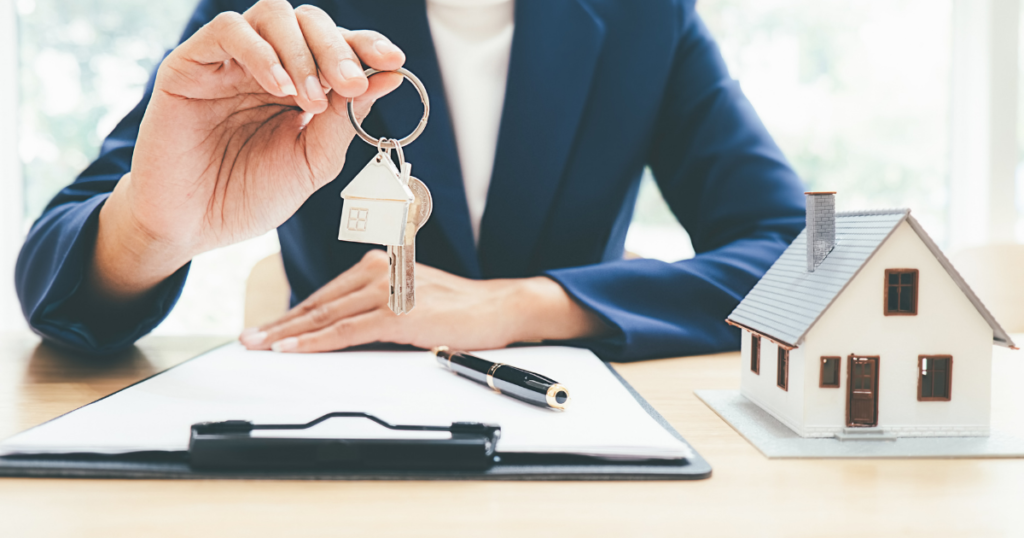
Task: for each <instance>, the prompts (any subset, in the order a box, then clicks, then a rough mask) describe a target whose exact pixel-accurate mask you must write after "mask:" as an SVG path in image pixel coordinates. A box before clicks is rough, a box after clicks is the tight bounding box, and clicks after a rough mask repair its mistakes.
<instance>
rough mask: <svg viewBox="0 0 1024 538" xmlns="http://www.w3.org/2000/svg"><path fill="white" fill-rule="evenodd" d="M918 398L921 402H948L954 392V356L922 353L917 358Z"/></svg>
mask: <svg viewBox="0 0 1024 538" xmlns="http://www.w3.org/2000/svg"><path fill="white" fill-rule="evenodd" d="M917 366H918V378H917V379H918V381H917V399H918V401H921V402H929V401H940V402H948V401H949V400H950V397H951V395H952V393H953V391H952V388H953V387H952V381H953V357H951V356H949V355H921V356H920V357H918V358H917Z"/></svg>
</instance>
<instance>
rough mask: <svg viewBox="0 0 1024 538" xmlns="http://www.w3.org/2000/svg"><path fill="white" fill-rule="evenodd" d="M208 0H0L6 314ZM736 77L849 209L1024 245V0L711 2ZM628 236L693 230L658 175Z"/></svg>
mask: <svg viewBox="0 0 1024 538" xmlns="http://www.w3.org/2000/svg"><path fill="white" fill-rule="evenodd" d="M195 3H196V2H195V0H166V1H162V2H161V1H158V2H154V1H152V0H0V187H2V190H0V323H2V324H3V328H4V329H3V330H10V329H12V328H15V329H16V328H19V327H21V328H23V327H24V326H25V324H24V321H23V320H22V318H21V314H20V312H19V310H18V306H17V300H16V297H15V295H14V289H13V284H12V281H13V267H14V260H15V258H16V256H17V252H18V248H19V247H20V245H21V242H22V240H23V237H24V234H25V233H26V232H27V230H28V228H29V226H30V225H31V223H32V222H33V221H34V220H35V219H36V218H37V217H38V216H39V214H40V213H41V211H42V209H43V207H44V206H45V205H46V203H47V202H48V201H49V199H50V198H51V197H52V196H53V195H54V194H55V193H56V192H57V191H58V190H60V189H61V188H62V187H63V186H65V185H66V184H68V183H69V182H71V181H72V180H73V179H74V178H75V176H76V175H77V174H78V173H79V172H80V171H81V170H82V169H83V168H84V167H85V166H86V165H87V164H88V163H89V162H90V161H91V160H92V159H93V158H95V156H96V154H97V151H98V148H99V145H100V143H101V141H102V139H103V138H104V136H106V134H107V133H108V132H110V130H111V129H112V128H113V127H114V125H116V123H117V122H118V121H119V120H120V118H121V117H122V116H124V114H125V113H127V112H128V111H129V110H130V109H131V108H132V107H133V106H134V105H135V104H136V103H137V102H138V100H139V98H140V97H141V95H142V91H143V86H144V84H145V82H146V80H147V77H148V74H149V72H150V71H151V70H152V69H153V67H154V66H155V65H156V63H157V62H158V61H159V59H160V58H161V57H162V55H163V53H164V51H165V50H166V49H168V48H169V47H173V46H174V45H175V44H176V43H177V41H178V38H179V35H180V33H181V31H182V29H183V27H184V25H185V22H186V20H187V19H188V17H189V15H190V13H191V12H192V9H193V8H194V7H195ZM697 9H698V11H699V12H700V14H701V15H702V16H703V17H704V20H705V22H706V24H707V25H708V26H709V27H710V28H711V30H712V32H713V33H714V34H715V36H716V37H717V38H718V41H719V44H720V47H721V49H722V53H723V55H724V57H725V59H726V62H727V63H728V65H729V68H730V70H731V72H732V74H733V76H734V77H735V78H736V79H738V80H739V81H740V83H741V85H742V87H743V89H744V91H745V92H746V94H747V96H748V97H749V98H750V100H751V101H752V102H753V104H754V106H755V108H756V109H757V111H758V112H759V114H760V115H761V118H762V119H763V120H764V122H765V123H766V124H767V126H768V129H769V130H770V132H771V133H772V134H773V135H774V136H775V139H776V140H777V141H778V143H779V144H780V146H781V147H782V149H783V151H784V152H785V154H786V156H787V157H788V158H789V159H790V161H791V162H792V164H793V166H794V167H795V168H796V170H797V171H798V172H799V174H800V175H801V176H802V177H803V178H804V180H805V181H806V182H807V183H808V185H809V187H810V188H811V189H815V190H836V191H839V195H838V197H837V205H838V206H839V209H840V210H847V209H867V208H881V207H910V208H912V210H913V211H914V214H915V215H916V216H917V218H918V219H919V220H920V221H921V222H922V223H923V224H924V226H925V228H926V229H927V230H928V232H929V233H930V234H931V235H932V237H933V238H935V239H936V241H937V242H938V243H939V244H940V245H941V246H942V247H943V248H944V249H945V250H946V251H947V252H956V251H958V250H962V249H964V248H967V247H970V246H976V245H984V244H991V243H1013V242H1024V179H1022V178H1024V173H1021V172H1020V170H1022V168H1021V166H1020V163H1021V162H1022V157H1024V132H1022V129H1021V128H1022V126H1024V119H1022V118H1024V116H1022V114H1021V112H1020V107H1019V106H1018V103H1019V102H1020V98H1021V90H1022V88H1024V84H1021V83H1020V82H1019V79H1020V77H1021V74H1022V73H1024V70H1022V69H1021V65H1020V60H1021V58H1024V55H1021V54H1020V53H1019V50H1020V48H1021V43H1022V39H1021V36H1020V32H1019V28H1020V19H1021V12H1020V0H699V1H698V3H697ZM626 247H627V249H628V250H630V251H632V252H635V253H637V254H639V255H642V256H644V257H649V258H658V259H663V260H667V261H674V260H678V259H683V258H686V257H689V256H692V255H693V251H692V249H691V247H690V243H689V239H688V237H687V235H686V233H685V232H684V231H683V230H682V228H681V227H680V226H679V224H678V222H677V221H676V219H675V217H674V216H673V215H672V214H671V212H669V210H668V208H667V207H666V205H665V203H664V201H663V200H662V199H661V196H660V194H659V193H658V189H657V186H656V185H655V184H654V182H653V180H652V179H651V178H650V176H649V174H648V175H647V176H645V178H644V183H643V185H642V187H641V191H640V197H639V200H638V202H637V211H636V216H635V217H634V219H633V225H632V227H631V229H630V232H629V235H628V238H627V245H626ZM278 248H279V247H278V243H277V236H276V234H273V233H271V234H268V235H266V236H264V237H260V238H257V239H254V240H251V241H248V242H246V243H243V244H239V245H235V246H232V247H229V248H225V249H222V250H219V251H215V252H210V253H207V254H204V255H202V256H200V257H199V258H197V259H196V260H195V262H194V263H193V267H192V272H191V274H190V276H189V281H188V284H187V286H186V288H185V291H184V294H183V296H182V298H181V301H180V302H179V304H178V306H177V307H176V309H175V310H174V312H173V313H172V314H171V316H170V317H169V318H168V319H167V320H166V321H165V322H164V323H163V324H162V325H161V326H160V327H159V328H158V329H157V330H156V332H157V333H163V334H183V333H187V334H201V333H211V334H231V333H235V332H237V331H239V330H241V329H242V309H243V296H244V288H245V279H246V277H247V276H248V274H249V271H250V270H251V269H252V266H253V265H254V264H255V263H256V262H257V261H258V260H260V259H262V258H264V257H265V256H267V255H269V254H272V253H274V252H275V251H277V250H278Z"/></svg>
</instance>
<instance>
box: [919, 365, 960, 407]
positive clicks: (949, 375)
mask: <svg viewBox="0 0 1024 538" xmlns="http://www.w3.org/2000/svg"><path fill="white" fill-rule="evenodd" d="M925 359H948V360H949V363H948V366H947V367H946V395H945V396H924V369H923V368H922V366H923V365H924V360H925ZM952 399H953V356H952V355H918V356H917V401H919V402H948V401H951V400H952Z"/></svg>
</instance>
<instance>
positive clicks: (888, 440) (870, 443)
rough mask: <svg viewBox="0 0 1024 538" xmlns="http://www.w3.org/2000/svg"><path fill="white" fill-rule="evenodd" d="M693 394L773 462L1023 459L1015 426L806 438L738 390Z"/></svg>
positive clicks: (1022, 443)
mask: <svg viewBox="0 0 1024 538" xmlns="http://www.w3.org/2000/svg"><path fill="white" fill-rule="evenodd" d="M1004 381H1006V382H1009V380H1004ZM694 394H695V395H696V396H697V397H698V398H699V399H700V400H701V401H703V402H704V403H705V404H707V406H708V407H709V408H711V410H712V411H714V412H715V413H716V414H717V415H718V416H720V417H721V418H722V420H724V421H725V422H726V423H727V424H729V425H730V426H732V428H733V429H735V430H736V431H737V432H738V433H739V434H740V435H742V436H743V438H744V439H746V440H747V441H748V442H750V444H752V445H753V446H754V448H756V449H757V450H758V451H760V452H761V453H762V454H764V456H765V457H767V458H771V459H776V458H780V459H785V458H1020V457H1024V435H1022V432H1021V428H1019V427H1015V425H1014V424H1003V423H999V424H993V427H992V429H991V431H990V432H989V435H987V436H951V437H931V436H928V437H895V436H878V435H874V434H873V433H872V432H874V430H875V429H874V428H853V429H852V430H854V431H856V432H868V433H867V434H861V435H853V436H847V437H846V438H845V439H840V438H836V437H802V436H800V435H799V434H797V433H796V432H795V431H793V430H792V429H791V428H790V427H789V426H787V425H785V424H783V423H782V422H780V421H778V420H777V419H776V418H775V417H774V416H772V415H770V414H769V413H767V412H766V411H765V410H764V409H763V408H761V406H759V405H757V404H755V403H754V402H752V401H750V400H749V399H747V397H745V396H743V395H742V394H740V391H738V390H698V391H694Z"/></svg>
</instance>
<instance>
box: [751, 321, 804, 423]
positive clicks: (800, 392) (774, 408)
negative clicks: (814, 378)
mask: <svg viewBox="0 0 1024 538" xmlns="http://www.w3.org/2000/svg"><path fill="white" fill-rule="evenodd" d="M740 348H741V350H742V368H741V370H742V375H741V379H740V391H741V392H742V394H743V395H744V396H746V397H747V398H749V399H750V400H753V401H754V402H756V403H757V404H758V405H760V406H761V407H762V408H763V409H764V410H765V411H767V412H768V413H770V414H771V415H772V416H774V417H775V418H777V419H779V421H781V422H782V423H783V424H785V425H787V426H789V427H790V428H792V429H793V430H794V431H796V432H797V433H801V430H802V425H803V423H804V410H803V399H804V387H805V386H806V383H805V380H804V375H805V372H806V368H805V367H804V365H803V355H804V353H803V350H802V349H800V348H797V349H794V350H791V351H790V352H789V384H788V386H789V390H788V391H786V390H782V389H780V388H779V387H778V384H777V379H778V378H777V377H776V376H777V374H778V349H779V347H778V346H777V345H776V344H774V343H773V342H772V341H771V340H768V339H767V338H761V368H760V374H755V373H754V372H751V371H750V333H749V332H747V331H742V343H741V344H740Z"/></svg>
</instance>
